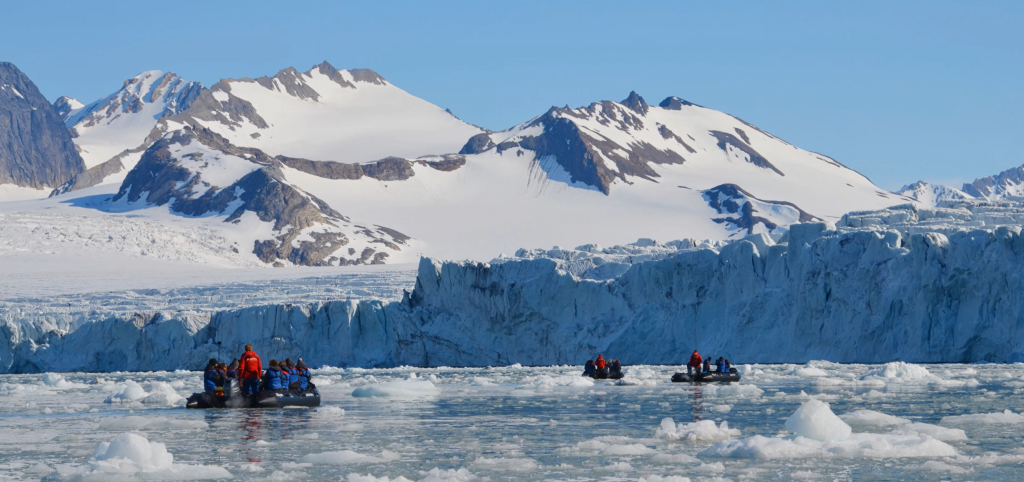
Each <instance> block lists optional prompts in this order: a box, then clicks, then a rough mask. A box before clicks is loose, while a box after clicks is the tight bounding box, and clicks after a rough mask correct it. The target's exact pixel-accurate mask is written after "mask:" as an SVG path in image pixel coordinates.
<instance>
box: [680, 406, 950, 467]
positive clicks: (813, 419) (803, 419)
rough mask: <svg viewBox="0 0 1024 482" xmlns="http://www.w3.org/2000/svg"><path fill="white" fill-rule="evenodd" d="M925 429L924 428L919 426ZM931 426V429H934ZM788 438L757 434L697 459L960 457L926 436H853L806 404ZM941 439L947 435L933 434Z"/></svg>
mask: <svg viewBox="0 0 1024 482" xmlns="http://www.w3.org/2000/svg"><path fill="white" fill-rule="evenodd" d="M921 425H927V424H921ZM933 427H934V426H933ZM786 428H787V429H788V430H790V431H791V432H793V434H792V435H788V436H777V437H771V438H769V437H764V436H761V435H755V436H753V437H750V438H746V439H741V440H728V441H723V442H719V443H716V444H715V445H712V446H711V447H709V448H707V449H705V450H704V451H702V452H701V453H700V455H702V456H705V457H731V458H759V459H793V458H807V457H840V458H940V457H956V456H958V455H959V454H958V453H957V451H956V449H954V448H953V447H952V446H950V445H949V444H947V443H945V442H943V441H941V440H938V439H936V438H935V437H933V436H931V435H929V434H928V433H922V432H927V431H928V430H930V429H929V428H928V427H917V428H919V429H920V430H907V431H906V432H905V433H896V432H894V433H888V434H877V433H852V429H851V428H850V426H849V425H847V424H846V423H845V422H843V421H842V420H841V419H840V418H839V417H836V415H835V414H834V413H832V410H831V408H830V407H829V406H828V404H827V403H824V402H822V401H820V400H814V399H811V400H808V401H807V402H804V404H803V405H801V406H800V408H799V409H797V412H796V413H794V414H793V416H791V417H790V418H789V419H788V420H787V421H786ZM935 433H940V434H943V435H945V436H951V435H952V434H951V433H949V432H941V431H937V432H935Z"/></svg>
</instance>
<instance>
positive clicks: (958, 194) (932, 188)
mask: <svg viewBox="0 0 1024 482" xmlns="http://www.w3.org/2000/svg"><path fill="white" fill-rule="evenodd" d="M896 194H898V195H900V196H904V197H908V198H911V199H913V200H915V201H917V202H919V203H921V205H923V206H927V207H935V206H938V205H939V203H941V202H942V201H962V200H965V199H974V196H972V195H970V194H967V193H965V192H963V191H961V190H959V189H956V188H952V187H949V186H943V185H941V184H931V183H929V182H927V181H917V182H915V183H913V184H908V185H906V186H903V187H901V188H900V189H899V190H898V191H896Z"/></svg>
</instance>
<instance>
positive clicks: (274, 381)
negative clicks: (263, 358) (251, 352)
mask: <svg viewBox="0 0 1024 482" xmlns="http://www.w3.org/2000/svg"><path fill="white" fill-rule="evenodd" d="M286 377H287V375H285V374H284V373H283V372H281V368H280V367H279V366H278V365H277V360H270V368H267V372H266V373H264V374H263V380H262V382H263V383H262V385H263V389H264V390H270V391H274V392H276V391H278V390H283V389H284V388H285V387H286V386H287V382H286V380H287V378H286Z"/></svg>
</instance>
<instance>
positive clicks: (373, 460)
mask: <svg viewBox="0 0 1024 482" xmlns="http://www.w3.org/2000/svg"><path fill="white" fill-rule="evenodd" d="M392 460H398V455H397V454H395V453H394V452H391V451H388V450H385V451H384V452H382V453H381V455H380V457H375V456H373V455H365V454H361V453H358V452H353V451H351V450H341V451H338V452H323V453H319V454H309V455H305V456H303V457H300V458H299V463H306V464H330V465H358V464H379V463H382V462H388V461H392Z"/></svg>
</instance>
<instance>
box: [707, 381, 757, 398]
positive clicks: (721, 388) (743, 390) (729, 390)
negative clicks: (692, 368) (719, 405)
mask: <svg viewBox="0 0 1024 482" xmlns="http://www.w3.org/2000/svg"><path fill="white" fill-rule="evenodd" d="M702 393H703V395H704V396H705V397H718V398H760V397H761V395H764V390H761V389H760V388H757V387H756V386H754V385H747V384H740V383H730V384H727V385H707V386H705V387H703V390H702Z"/></svg>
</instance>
